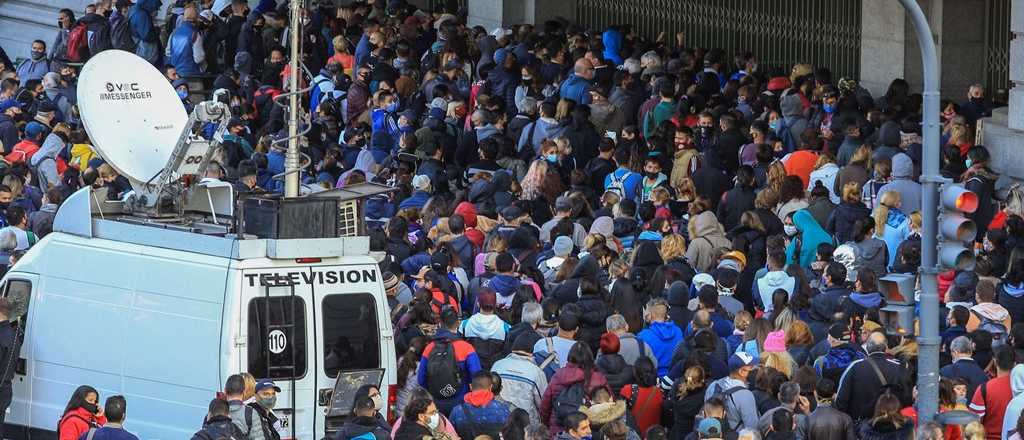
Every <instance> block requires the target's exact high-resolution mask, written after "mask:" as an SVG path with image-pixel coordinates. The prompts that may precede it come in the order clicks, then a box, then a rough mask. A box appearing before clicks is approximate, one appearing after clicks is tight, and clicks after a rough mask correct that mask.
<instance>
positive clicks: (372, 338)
mask: <svg viewBox="0 0 1024 440" xmlns="http://www.w3.org/2000/svg"><path fill="white" fill-rule="evenodd" d="M313 271H314V273H323V274H325V276H323V277H321V276H319V275H318V276H317V277H315V279H317V280H322V281H323V282H316V283H314V284H313V298H314V301H315V302H316V306H315V307H314V310H315V313H316V314H317V316H316V317H315V318H314V320H313V321H314V325H315V326H316V338H315V341H316V345H317V353H316V356H317V365H318V368H317V371H316V377H317V384H316V385H317V407H318V413H320V414H323V413H324V411H326V410H327V407H328V405H329V404H330V400H331V392H332V390H333V388H334V385H335V382H336V380H337V377H338V373H339V372H348V371H358V370H373V369H378V368H379V369H384V370H385V374H384V377H383V381H382V382H383V385H380V388H381V389H380V390H379V391H380V393H381V398H382V400H383V401H384V402H388V401H389V400H388V398H389V386H388V385H390V384H393V383H395V380H394V379H395V372H394V366H395V365H396V363H395V361H394V342H393V339H394V338H393V335H392V331H391V321H390V320H389V317H388V313H389V312H388V304H387V302H386V300H385V299H384V298H385V296H384V294H383V284H382V281H381V277H380V271H379V269H378V268H377V267H376V266H375V265H367V266H321V267H313ZM326 274H331V275H330V276H326ZM335 280H337V281H338V282H328V281H335ZM373 385H377V384H376V383H374V384H373ZM380 412H381V414H383V415H385V416H388V408H381V410H380ZM324 423H325V425H324V429H325V432H326V434H328V435H329V434H330V433H331V432H333V430H334V429H336V428H337V426H334V425H335V424H334V423H332V421H324Z"/></svg>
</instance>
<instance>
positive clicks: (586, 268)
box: [491, 255, 601, 337]
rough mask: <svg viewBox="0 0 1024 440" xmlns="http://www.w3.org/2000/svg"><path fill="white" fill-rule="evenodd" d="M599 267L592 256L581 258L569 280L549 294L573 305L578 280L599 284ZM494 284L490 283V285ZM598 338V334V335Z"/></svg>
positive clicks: (576, 295) (577, 296) (577, 293)
mask: <svg viewBox="0 0 1024 440" xmlns="http://www.w3.org/2000/svg"><path fill="white" fill-rule="evenodd" d="M600 274H601V267H600V266H599V265H598V264H597V259H595V258H594V257H593V256H590V255H587V256H585V257H583V258H582V259H581V260H580V262H579V264H577V265H576V268H575V269H573V271H572V273H571V274H569V278H568V279H566V280H565V281H563V282H562V284H561V285H559V286H558V287H557V288H555V290H554V292H552V293H551V296H553V297H554V298H555V299H557V300H558V301H559V302H560V303H561V304H568V303H574V302H577V301H579V300H580V292H579V290H580V289H579V288H580V279H582V278H590V279H591V280H593V281H594V282H595V283H598V284H600V283H601V280H600ZM493 283H494V282H493V281H492V282H491V284H493ZM598 337H600V333H598Z"/></svg>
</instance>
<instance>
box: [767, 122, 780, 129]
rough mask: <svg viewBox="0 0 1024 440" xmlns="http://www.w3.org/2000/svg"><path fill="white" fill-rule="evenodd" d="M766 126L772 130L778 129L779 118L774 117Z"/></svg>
mask: <svg viewBox="0 0 1024 440" xmlns="http://www.w3.org/2000/svg"><path fill="white" fill-rule="evenodd" d="M768 128H770V129H772V131H776V130H778V129H779V120H778V119H776V120H774V121H772V122H769V123H768Z"/></svg>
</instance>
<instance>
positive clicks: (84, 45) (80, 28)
mask: <svg viewBox="0 0 1024 440" xmlns="http://www.w3.org/2000/svg"><path fill="white" fill-rule="evenodd" d="M67 50H68V52H67V54H65V55H64V58H65V59H67V60H68V61H70V62H72V63H80V62H82V61H85V60H86V59H87V58H89V30H88V29H87V28H86V26H85V23H78V24H76V25H74V26H73V27H72V28H71V31H70V32H68V49H67Z"/></svg>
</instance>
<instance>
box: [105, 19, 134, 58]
mask: <svg viewBox="0 0 1024 440" xmlns="http://www.w3.org/2000/svg"><path fill="white" fill-rule="evenodd" d="M110 45H111V47H113V48H114V49H119V50H123V51H125V52H132V53H135V39H134V38H132V27H131V24H130V23H129V20H128V17H124V18H123V19H121V21H118V22H117V24H116V25H114V28H113V29H111V30H110Z"/></svg>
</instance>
